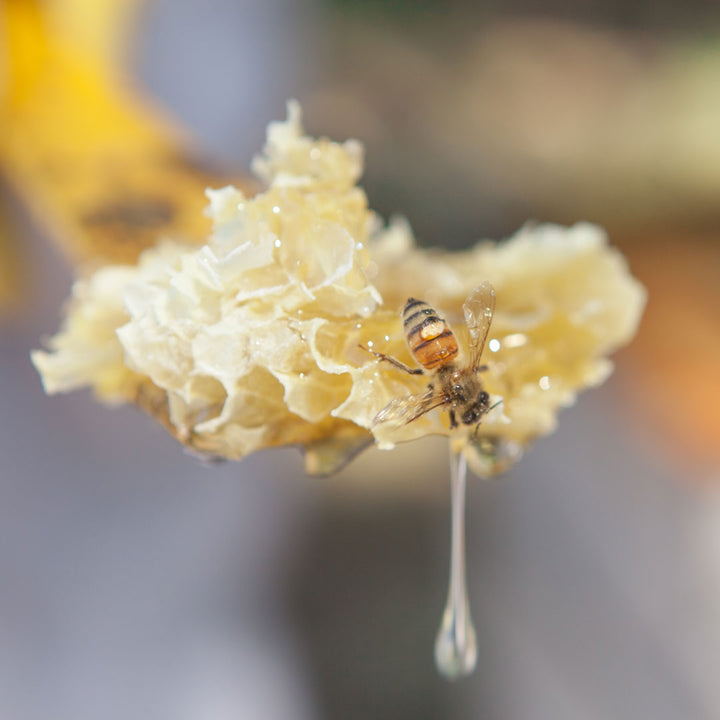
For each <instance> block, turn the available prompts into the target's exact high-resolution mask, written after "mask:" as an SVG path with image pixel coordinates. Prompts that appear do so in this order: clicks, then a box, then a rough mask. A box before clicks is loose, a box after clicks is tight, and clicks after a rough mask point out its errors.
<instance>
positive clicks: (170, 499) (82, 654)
mask: <svg viewBox="0 0 720 720" xmlns="http://www.w3.org/2000/svg"><path fill="white" fill-rule="evenodd" d="M111 5H118V3H112V2H109V1H106V0H103V2H97V3H92V2H91V1H90V0H56V2H46V3H43V4H40V5H38V6H37V7H36V10H37V12H39V13H42V12H54V11H55V10H57V17H58V18H60V19H63V18H64V19H65V20H67V22H66V23H65V25H64V26H63V27H64V30H63V32H66V33H70V35H68V37H71V36H72V33H73V32H77V33H78V35H77V38H78V39H77V43H78V44H79V45H82V43H85V44H86V45H87V47H88V48H90V49H89V50H88V53H91V52H92V53H95V56H96V57H97V63H98V65H101V64H103V63H109V62H110V60H109V59H108V58H109V56H111V55H112V62H113V63H117V62H119V63H120V65H121V67H122V68H123V70H124V73H125V77H126V79H127V80H128V82H129V85H131V86H132V87H134V88H135V89H137V90H139V91H141V92H142V94H143V95H144V96H146V97H148V98H151V99H152V102H153V103H155V104H156V105H157V106H160V107H162V108H164V111H165V112H166V113H167V114H169V115H170V116H172V117H174V118H175V119H176V120H177V121H179V122H180V123H182V124H183V125H184V126H185V127H186V128H187V129H188V130H189V133H190V135H191V136H192V137H193V138H194V141H195V144H196V147H197V153H198V156H201V157H202V158H203V162H206V163H207V167H212V168H213V170H212V173H211V174H212V177H218V176H219V173H220V172H226V173H228V175H229V176H242V175H243V174H244V173H245V172H246V170H247V168H248V167H249V164H250V159H251V157H252V155H253V154H254V153H255V152H257V151H258V150H259V149H260V147H261V146H262V143H263V139H264V131H265V126H266V124H267V122H268V121H269V120H272V119H281V118H283V117H284V114H285V101H286V99H287V98H289V97H296V98H298V99H299V100H300V101H301V103H302V105H303V107H304V110H305V121H306V127H307V129H308V131H309V132H310V133H311V134H319V135H328V136H330V137H333V138H335V139H345V138H347V137H357V138H360V139H361V140H362V141H363V142H364V143H365V146H366V161H367V172H366V175H365V177H364V180H363V184H364V186H365V188H366V190H367V192H368V195H369V199H370V205H371V207H373V208H374V209H376V210H378V211H379V212H381V213H382V214H383V215H385V216H386V217H388V216H390V215H391V214H394V213H402V214H404V215H406V216H407V217H408V218H409V220H410V222H411V224H412V226H413V228H414V230H415V233H416V235H417V237H418V239H419V242H420V243H421V244H424V245H428V246H430V245H443V246H446V247H454V248H461V247H467V246H469V245H470V244H471V243H473V242H475V241H477V240H478V239H480V238H486V237H492V238H502V237H506V236H508V235H509V234H511V233H512V232H513V231H514V230H515V229H517V228H518V227H519V226H520V225H522V224H523V223H524V222H526V221H527V220H543V221H545V220H549V221H556V222H562V223H572V222H574V221H576V220H590V221H592V222H595V223H598V224H600V225H603V226H604V227H605V228H607V230H608V232H609V233H610V236H611V239H612V241H613V243H614V244H616V245H617V246H619V247H620V248H621V249H622V251H623V252H624V253H625V254H626V255H627V256H628V258H629V261H630V264H631V267H632V270H633V272H634V274H635V275H636V276H637V277H639V278H640V280H641V281H642V282H643V283H644V284H645V285H646V286H647V288H648V290H649V298H650V299H649V304H648V307H647V310H646V314H645V317H644V320H643V324H642V326H641V328H640V332H639V335H638V337H637V339H636V340H635V341H634V342H633V343H632V345H631V346H630V347H629V348H627V349H626V350H623V351H622V352H620V353H618V355H617V356H616V358H615V360H616V363H617V370H616V373H615V374H614V375H613V377H612V378H611V379H610V381H609V382H608V383H606V385H605V386H603V387H602V388H600V389H598V390H593V391H590V392H588V393H586V394H584V395H582V396H581V398H580V400H579V403H578V405H577V407H574V408H571V409H569V410H566V411H564V412H563V413H562V414H561V415H560V424H559V428H558V430H557V432H556V433H555V434H554V435H553V436H551V437H549V438H547V439H544V440H542V441H540V442H539V443H538V444H537V446H536V447H535V448H533V449H532V450H531V451H530V452H529V453H528V454H527V455H526V457H525V458H524V459H523V460H522V462H521V463H520V464H519V465H518V466H517V467H516V468H515V469H514V470H512V471H511V472H510V473H508V474H507V476H506V477H503V478H500V479H497V480H493V481H482V482H481V481H476V482H471V483H470V485H469V488H468V565H469V567H468V572H469V588H470V600H471V605H472V612H473V616H474V619H475V622H476V626H477V631H478V643H479V661H478V668H477V671H476V672H475V674H474V675H472V676H471V677H470V678H468V679H466V680H463V681H460V682H458V683H456V684H448V683H447V682H445V681H444V680H442V679H441V678H440V677H439V676H438V675H437V673H436V671H435V668H434V662H433V655H432V648H433V642H434V637H435V633H436V630H437V627H438V624H439V621H440V614H441V611H442V608H443V605H444V600H445V594H446V582H447V573H448V551H449V522H450V513H449V489H448V470H447V457H446V447H445V443H444V442H442V441H441V440H438V441H432V442H423V443H417V444H412V445H408V446H405V447H402V448H400V449H398V450H397V451H395V452H393V453H392V454H387V453H385V454H381V453H377V452H373V451H371V452H368V453H366V454H365V455H364V456H362V457H361V458H359V459H358V460H356V461H355V462H354V463H353V464H352V465H351V466H350V467H349V468H347V469H346V470H345V471H343V472H342V473H341V474H340V475H338V476H336V477H333V478H330V479H327V480H316V479H308V478H306V477H304V476H303V474H302V470H301V459H300V457H299V456H298V454H297V453H296V452H295V451H292V450H287V451H273V452H269V453H262V454H260V455H257V456H253V457H251V458H248V459H247V460H245V461H243V462H242V463H228V464H224V465H220V466H217V467H212V468H206V467H204V466H202V465H201V464H199V463H198V462H197V461H196V460H195V459H194V458H191V457H188V456H187V455H185V454H184V453H183V450H182V448H181V447H180V446H179V445H178V444H177V443H176V442H175V441H174V440H172V439H171V438H170V437H168V436H167V435H166V434H165V433H164V431H163V430H162V429H161V428H160V427H159V426H157V425H156V424H154V423H153V422H152V421H151V420H149V419H148V418H146V417H145V416H144V415H142V414H140V413H138V412H137V411H136V410H134V409H133V408H129V407H124V408H119V409H115V410H109V409H107V408H104V407H101V406H100V405H97V404H96V403H94V401H93V400H92V398H91V397H90V396H89V394H86V393H76V394H73V395H70V396H66V397H54V398H47V397H45V396H44V394H43V392H42V387H41V385H40V382H39V378H38V377H37V375H36V373H35V371H34V369H33V368H32V367H31V365H30V363H29V352H30V350H31V349H33V348H36V347H38V346H39V343H40V342H41V338H42V337H43V336H47V335H49V334H51V333H53V332H55V330H56V328H57V326H58V322H59V319H60V308H61V306H62V303H63V301H64V299H65V298H66V297H67V295H68V291H69V287H70V284H71V282H72V278H73V269H72V264H71V262H70V261H69V260H68V259H67V254H68V253H67V247H66V249H65V251H64V252H63V251H61V250H60V246H61V245H62V237H63V235H64V234H66V233H65V231H66V227H65V226H64V225H63V224H62V223H61V222H59V221H58V220H57V218H58V217H60V218H61V217H62V212H59V211H58V209H57V207H59V205H58V206H57V207H56V206H55V205H53V204H52V203H49V204H48V205H47V206H44V205H43V203H42V202H41V201H42V200H43V199H44V195H43V193H45V192H46V190H47V188H48V187H51V186H50V185H48V182H50V181H49V180H48V178H51V179H52V178H53V177H56V176H57V175H58V173H60V175H62V171H63V168H62V167H60V170H58V167H54V168H52V167H50V166H49V165H40V164H35V165H33V164H32V163H30V162H25V161H24V160H23V158H27V157H31V156H32V154H33V152H34V147H35V145H36V144H37V146H38V147H39V146H41V145H42V143H43V137H46V136H47V137H50V134H51V132H50V130H52V131H54V129H53V123H54V118H55V117H56V112H57V117H59V118H61V119H62V117H65V116H64V115H62V113H60V112H59V111H57V108H58V107H59V105H58V104H57V103H59V100H58V97H59V96H55V95H47V96H43V95H40V96H39V102H40V107H41V109H42V112H41V113H40V116H42V117H43V118H44V119H45V122H46V123H47V127H48V128H50V130H48V131H47V132H46V131H44V130H43V129H42V128H40V129H39V130H37V131H34V130H31V129H28V128H29V127H30V125H29V124H28V123H18V122H17V118H16V117H14V116H13V114H12V112H11V111H10V110H8V109H7V108H8V107H10V106H11V105H12V103H15V105H14V106H13V107H17V106H18V104H19V103H21V102H22V101H23V99H24V92H23V88H24V86H22V85H17V84H13V81H12V78H13V76H14V73H15V69H14V68H13V66H12V63H14V62H19V61H18V59H17V58H18V57H21V59H22V56H23V53H24V50H25V49H27V48H30V49H32V47H34V46H33V45H32V43H33V39H32V36H30V35H23V33H24V32H25V31H24V30H23V31H22V32H20V30H18V27H19V26H18V25H17V24H15V20H14V19H13V17H14V16H13V12H14V11H15V10H17V9H18V8H20V7H26V6H34V3H29V2H22V0H5V2H4V3H0V8H2V10H3V12H4V13H5V14H4V15H3V19H4V21H3V23H0V109H2V113H0V136H2V137H0V178H2V183H3V184H2V188H1V190H0V219H1V220H2V222H1V223H0V262H1V263H2V267H1V272H0V278H1V281H0V288H1V289H2V291H1V292H0V298H2V302H3V305H2V307H3V317H2V326H1V327H2V331H1V335H0V388H2V394H1V395H0V398H1V402H0V417H1V421H2V426H1V427H2V432H1V433H0V578H1V579H2V580H1V583H0V717H2V718H7V719H8V720H16V719H17V720H35V719H37V720H40V719H41V718H43V719H44V718H47V717H57V718H73V720H91V719H95V718H98V719H100V718H102V719H103V720H107V719H113V718H118V720H119V719H120V718H123V719H125V718H133V717H149V718H153V719H164V718H167V719H168V720H170V719H172V720H226V719H227V720H230V719H235V718H263V719H264V720H275V719H277V720H282V719H285V718H292V719H295V718H297V719H300V720H305V719H307V720H315V719H325V718H329V719H330V718H332V719H334V718H343V720H353V719H354V718H358V719H359V718H369V717H373V718H394V719H399V718H408V719H410V718H412V719H413V720H419V719H420V718H483V719H484V720H506V719H507V720H544V719H547V720H563V719H565V718H567V719H568V720H577V719H578V718H588V719H589V720H592V719H594V718H598V720H599V719H603V720H607V719H610V718H612V719H613V720H625V719H627V720H630V719H633V720H636V719H637V718H646V717H648V718H649V717H652V718H654V720H665V719H667V720H675V719H678V718H683V719H687V720H705V719H707V720H711V719H715V718H717V717H720V684H719V683H718V681H717V673H718V669H719V668H720V412H719V411H718V407H720V381H719V377H720V374H719V373H718V366H719V363H720V132H719V128H720V9H718V6H717V3H715V2H713V1H712V0H689V1H686V2H683V3H680V2H672V1H671V0H665V1H664V2H658V1H657V0H656V1H654V2H645V1H643V0H637V1H635V2H619V1H617V2H615V1H610V2H608V1H607V0H605V1H604V2H597V1H595V0H578V1H577V2H574V3H567V2H562V1H561V0H555V1H554V2H553V1H551V2H546V3H538V2H534V1H533V0H513V1H512V2H503V3H501V2H483V3H474V4H471V3H462V2H449V1H447V0H446V1H442V0H387V1H386V2H382V0H265V1H264V2H261V3H259V2H254V1H253V0H204V2H200V1H199V0H147V1H146V2H142V3H128V4H126V5H125V7H124V10H123V13H124V14H125V13H127V11H128V9H129V8H132V10H133V12H132V13H131V14H129V15H124V19H125V20H126V21H127V22H126V23H123V26H122V27H123V29H124V28H127V35H125V33H124V32H123V33H121V32H120V30H121V28H120V25H118V28H117V38H116V37H115V35H114V34H112V33H110V34H108V35H106V36H105V37H104V38H102V37H101V36H100V34H99V33H98V34H97V36H94V35H93V28H96V27H97V26H96V25H93V18H94V15H93V13H94V12H95V10H97V8H98V7H100V6H103V7H105V6H108V7H109V6H111ZM58 8H59V9H58ZM56 19H57V18H56ZM106 19H107V18H106ZM61 24H62V23H61ZM88 28H89V29H88ZM20 29H21V30H22V28H20ZM121 35H122V37H127V38H129V41H128V42H125V41H122V42H120V40H119V38H120V37H121ZM98 38H100V40H103V42H99V41H98ZM93 40H94V41H97V42H96V45H94V46H93V45H92V42H91V41H93ZM115 44H117V46H118V47H117V48H115V47H114V45H115ZM11 47H14V48H15V51H13V52H6V51H7V50H8V49H9V48H11ZM83 47H84V46H83ZM3 48H5V49H3ZM18 48H20V52H19V54H18V52H17V49H18ZM120 49H121V50H122V52H120V51H119V50H120ZM116 50H118V52H115V51H116ZM111 51H112V52H111ZM28 52H30V50H28ZM89 56H90V55H89ZM41 65H42V63H41ZM42 67H43V71H42V72H43V73H47V74H48V75H49V76H57V77H59V78H60V79H59V80H57V77H56V78H55V79H56V80H57V82H58V83H59V86H60V87H61V88H62V82H63V78H62V77H60V71H59V70H57V69H56V66H55V65H53V64H52V63H47V64H45V65H42ZM3 83H5V84H6V86H5V90H4V91H3ZM8 88H10V89H8ZM18 88H19V90H18ZM11 91H12V92H11ZM18 98H19V99H18ZM3 103H4V104H5V105H4V106H3ZM90 121H91V122H93V123H94V122H98V123H100V122H102V118H100V119H98V120H96V118H94V117H93V118H90ZM59 122H60V121H58V123H59ZM163 122H164V121H163ZM18 128H19V129H18ZM32 132H36V135H32ZM23 133H25V134H23ZM82 139H83V138H81V140H82ZM86 145H88V142H85V143H79V144H78V149H76V150H73V152H75V153H81V152H82V151H83V148H84V147H85V146H86ZM91 149H92V148H91ZM71 160H72V158H71V157H70V159H69V160H67V162H68V163H71ZM196 165H197V164H196ZM52 172H55V173H56V175H55V176H53V175H52ZM84 172H85V175H86V176H87V175H88V169H87V168H85V170H84ZM94 172H95V171H94V170H93V173H94ZM178 172H179V171H178ZM208 172H209V171H208ZM101 182H102V177H101V173H100V174H97V175H95V174H92V179H91V183H101ZM41 195H43V197H40V196H41ZM45 207H47V208H49V209H48V210H47V211H45V209H44V208H45ZM51 211H52V212H51ZM58 239H60V241H61V243H60V245H59V244H58V242H57V240H58ZM69 254H70V255H72V254H73V253H72V251H71V252H70V253H69Z"/></svg>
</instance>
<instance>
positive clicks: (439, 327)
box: [402, 298, 458, 370]
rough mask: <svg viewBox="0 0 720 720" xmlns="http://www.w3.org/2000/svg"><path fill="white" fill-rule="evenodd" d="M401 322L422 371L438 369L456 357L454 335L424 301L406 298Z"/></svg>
mask: <svg viewBox="0 0 720 720" xmlns="http://www.w3.org/2000/svg"><path fill="white" fill-rule="evenodd" d="M402 321H403V329H404V331H405V339H406V340H407V344H408V347H409V348H410V352H412V354H413V355H414V356H415V359H416V360H417V361H418V362H419V363H420V364H421V365H422V366H423V367H424V368H425V369H426V370H434V369H436V368H438V367H441V366H442V365H445V364H447V363H449V362H451V361H452V360H453V359H454V358H455V357H456V356H457V354H458V344H457V340H456V339H455V335H453V332H452V330H451V329H450V328H449V327H448V325H447V323H446V322H445V320H444V319H443V318H441V317H440V316H439V315H438V314H437V312H436V311H435V310H434V309H433V308H432V307H430V305H428V304H427V303H426V302H423V301H422V300H416V299H415V298H410V299H409V300H408V301H407V303H406V304H405V308H404V309H403V311H402Z"/></svg>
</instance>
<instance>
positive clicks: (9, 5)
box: [0, 0, 244, 262]
mask: <svg viewBox="0 0 720 720" xmlns="http://www.w3.org/2000/svg"><path fill="white" fill-rule="evenodd" d="M135 7H136V3H135V2H128V1H127V0H125V1H122V0H120V1H119V0H62V1H59V0H56V1H55V2H31V1H30V0H6V2H5V3H4V4H2V5H0V13H2V15H1V16H0V48H4V51H3V50H0V53H4V57H3V55H2V54H0V70H2V75H0V78H2V79H3V83H2V84H1V85H0V170H2V172H3V174H4V176H5V178H6V179H7V181H8V182H9V183H10V184H11V186H12V187H13V188H14V189H15V190H16V192H17V194H18V195H19V196H20V197H21V199H22V200H23V201H24V202H25V203H26V204H27V205H28V207H29V208H30V209H31V210H32V212H33V213H34V215H35V216H36V217H37V218H38V219H39V220H40V221H41V222H42V223H43V224H44V225H45V226H46V228H47V230H48V231H49V233H50V235H51V236H52V237H53V238H54V239H57V240H58V241H59V242H60V243H61V246H62V248H63V249H64V250H65V252H66V253H67V254H68V255H69V256H70V258H71V259H72V260H73V261H75V262H80V261H87V260H92V261H96V262H107V261H110V262H132V261H134V260H135V258H136V257H137V255H138V254H139V252H140V251H141V250H143V249H144V248H146V247H149V246H151V245H154V244H155V243H156V242H157V240H158V238H159V237H162V236H173V237H176V238H182V239H185V240H187V241H190V242H193V241H201V240H202V239H203V238H204V237H205V235H206V234H207V232H208V231H209V222H208V221H207V220H206V219H205V218H204V216H203V213H202V210H203V208H204V206H205V204H206V200H205V195H204V190H205V188H206V187H207V186H208V185H215V186H217V185H224V184H226V183H227V182H228V180H229V179H228V178H226V177H222V176H221V175H220V174H219V173H215V172H212V171H209V170H207V169H206V168H204V167H203V165H202V164H201V163H200V162H199V160H198V157H197V155H196V154H195V152H194V150H193V148H192V144H191V142H190V140H189V138H188V137H187V136H186V135H185V134H183V133H182V132H181V131H180V130H179V129H178V128H177V127H176V126H175V125H174V124H173V123H171V122H170V121H169V120H168V119H167V118H165V117H164V116H163V115H162V114H161V113H160V112H158V111H157V109H155V108H154V107H152V106H151V105H150V104H149V103H148V102H146V101H144V100H141V99H140V98H139V97H138V96H137V95H136V94H135V93H133V92H132V91H130V90H129V89H128V88H127V87H126V86H125V85H124V84H123V82H122V79H121V75H120V73H119V72H118V71H117V68H116V60H117V58H118V55H119V54H120V50H121V46H124V44H125V40H124V39H125V32H123V28H125V27H127V25H128V21H129V19H130V18H131V14H132V11H133V10H134V9H135ZM234 182H235V183H236V184H237V183H238V179H237V178H235V179H234ZM240 184H241V185H242V184H244V183H243V182H242V181H240Z"/></svg>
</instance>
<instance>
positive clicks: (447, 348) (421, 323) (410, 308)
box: [363, 282, 495, 428]
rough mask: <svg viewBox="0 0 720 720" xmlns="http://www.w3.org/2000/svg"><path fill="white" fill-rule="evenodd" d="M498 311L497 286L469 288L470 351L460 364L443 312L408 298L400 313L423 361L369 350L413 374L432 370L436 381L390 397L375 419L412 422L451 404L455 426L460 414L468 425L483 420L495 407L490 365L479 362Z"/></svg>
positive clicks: (409, 340)
mask: <svg viewBox="0 0 720 720" xmlns="http://www.w3.org/2000/svg"><path fill="white" fill-rule="evenodd" d="M494 311H495V291H494V290H493V287H492V285H490V283H488V282H484V283H482V284H480V285H478V286H477V287H476V288H475V289H474V290H473V291H472V292H471V293H470V295H469V296H468V298H467V300H465V303H464V304H463V314H464V315H465V322H466V323H467V328H468V331H469V333H470V357H469V358H468V360H469V362H468V363H467V364H466V365H462V366H461V365H459V364H458V363H457V358H458V352H459V347H458V342H457V339H456V337H455V334H454V333H453V331H452V330H451V329H450V327H449V325H448V324H447V323H446V322H445V320H444V318H442V317H440V315H439V314H438V313H437V311H436V310H435V309H434V308H433V307H431V306H430V305H428V304H427V303H426V302H424V301H423V300H416V299H415V298H409V299H408V301H407V302H406V303H405V307H404V308H403V310H402V312H401V313H400V317H401V318H402V324H403V330H404V332H405V341H406V342H407V345H408V348H409V349H410V352H411V353H412V355H413V357H414V358H415V360H417V362H418V364H419V365H421V366H422V367H421V368H410V367H408V366H407V365H405V363H403V362H400V360H397V359H396V358H394V357H391V356H389V355H385V354H383V353H379V352H375V351H374V350H369V352H371V353H372V354H373V355H375V357H377V358H378V359H379V360H381V361H383V360H384V361H386V362H389V363H391V364H392V365H394V366H395V367H397V368H399V369H401V370H404V371H405V372H407V373H409V374H410V375H424V374H430V375H432V376H433V377H434V378H436V381H433V382H431V383H430V384H429V385H428V387H427V389H426V390H425V392H423V393H418V394H416V395H408V396H407V397H401V398H396V399H395V400H392V401H391V402H389V403H388V404H387V405H386V406H385V407H384V408H383V409H382V410H381V411H380V412H379V413H378V414H377V415H376V416H375V420H374V424H379V423H384V422H401V423H405V424H407V423H411V422H413V420H417V419H418V418H419V417H421V416H422V415H424V414H425V413H427V412H430V410H434V409H435V408H445V407H447V408H448V409H449V413H450V428H456V427H458V422H457V418H458V417H459V418H460V422H461V423H462V424H463V425H476V424H477V425H479V424H480V421H481V420H482V417H483V415H485V414H486V413H487V412H488V411H490V410H492V407H495V406H494V405H493V406H492V407H490V396H489V395H488V393H487V392H486V391H485V390H484V389H483V385H482V381H481V380H480V373H481V372H483V371H484V370H487V365H480V358H481V356H482V353H483V349H484V347H485V341H486V339H487V336H488V332H489V330H490V324H491V323H492V318H493V312H494ZM363 349H365V350H368V348H363Z"/></svg>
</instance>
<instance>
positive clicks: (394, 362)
mask: <svg viewBox="0 0 720 720" xmlns="http://www.w3.org/2000/svg"><path fill="white" fill-rule="evenodd" d="M359 347H361V348H362V349H363V350H365V351H367V352H369V353H372V354H373V355H374V356H375V357H376V358H377V359H378V360H385V361H386V362H389V363H390V364H391V365H394V366H395V367H396V368H400V370H404V371H405V372H406V373H409V374H410V375H422V374H423V371H422V369H421V368H411V367H408V366H407V365H406V364H405V363H403V362H400V361H399V360H396V359H395V358H394V357H391V356H390V355H385V354H384V353H379V352H375V350H371V349H370V348H366V347H365V346H364V345H360V346H359Z"/></svg>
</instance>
